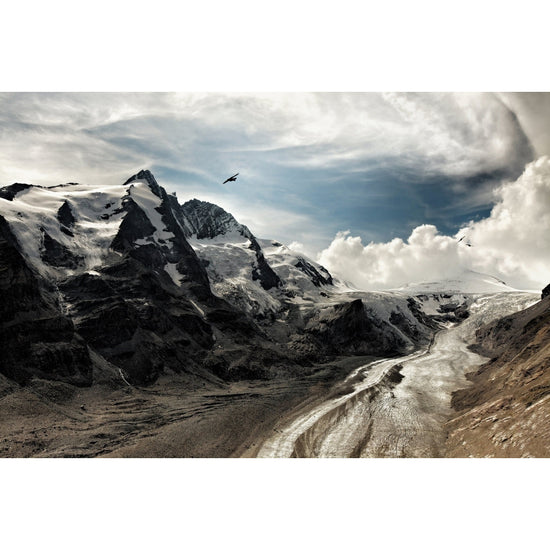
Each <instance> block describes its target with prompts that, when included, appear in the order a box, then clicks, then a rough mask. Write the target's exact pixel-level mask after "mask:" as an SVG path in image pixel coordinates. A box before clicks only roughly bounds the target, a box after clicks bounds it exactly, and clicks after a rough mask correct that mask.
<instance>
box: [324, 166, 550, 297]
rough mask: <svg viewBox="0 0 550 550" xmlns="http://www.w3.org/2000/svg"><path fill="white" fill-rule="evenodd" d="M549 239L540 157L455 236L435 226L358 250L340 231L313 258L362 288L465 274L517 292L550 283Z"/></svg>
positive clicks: (546, 172) (549, 189)
mask: <svg viewBox="0 0 550 550" xmlns="http://www.w3.org/2000/svg"><path fill="white" fill-rule="evenodd" d="M548 235H550V158H549V157H541V158H540V159H538V160H537V161H535V162H532V163H530V164H529V165H528V166H527V167H526V168H525V171H524V173H523V174H522V175H521V176H520V177H519V178H518V179H517V180H516V181H515V182H511V183H507V184H504V185H502V186H501V187H499V188H498V189H497V190H496V191H495V204H494V207H493V209H492V210H491V213H490V215H489V216H488V217H487V218H485V219H483V220H481V221H478V222H473V221H472V222H470V223H469V224H468V225H467V226H465V227H463V228H462V229H461V230H460V231H459V232H458V233H457V234H456V235H454V236H446V235H441V234H440V233H439V232H438V230H437V228H436V227H435V226H434V225H420V226H418V227H416V228H415V229H414V230H413V231H412V233H411V235H410V236H409V238H408V239H407V241H406V242H405V241H403V240H402V239H393V240H392V241H390V242H385V243H369V244H367V245H366V246H364V245H363V243H362V241H361V238H359V237H354V236H351V235H350V234H349V233H348V232H340V233H338V234H337V235H336V237H335V238H334V240H333V241H332V243H331V244H330V246H329V247H328V248H326V249H325V250H323V251H322V252H321V253H320V254H319V257H318V260H319V262H320V263H321V264H323V265H324V266H325V267H326V268H327V269H329V270H331V271H333V272H334V273H335V274H337V275H339V276H341V277H342V278H344V279H346V280H349V281H351V282H352V283H353V284H355V285H356V286H357V287H359V288H363V289H366V290H372V289H383V288H396V287H400V286H403V285H404V284H407V283H410V282H420V281H426V280H437V279H445V278H449V277H455V276H460V274H461V273H462V272H463V271H464V270H467V269H470V270H474V271H479V272H482V273H487V274H490V275H493V276H497V277H499V278H502V279H504V280H505V281H506V282H507V283H508V284H510V285H511V286H514V287H516V288H535V289H536V288H542V287H543V286H545V285H546V284H548V283H549V282H550V239H549V238H548ZM461 237H464V239H463V240H462V242H459V240H460V238H461ZM466 243H470V244H471V246H467V245H466Z"/></svg>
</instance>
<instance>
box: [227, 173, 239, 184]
mask: <svg viewBox="0 0 550 550" xmlns="http://www.w3.org/2000/svg"><path fill="white" fill-rule="evenodd" d="M238 175H239V172H237V173H236V174H235V175H234V176H231V177H230V178H227V179H226V180H225V181H224V182H223V183H224V184H225V183H227V182H228V181H237V176H238Z"/></svg>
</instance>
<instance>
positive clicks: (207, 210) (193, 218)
mask: <svg viewBox="0 0 550 550" xmlns="http://www.w3.org/2000/svg"><path fill="white" fill-rule="evenodd" d="M181 212H182V214H183V218H184V220H185V229H186V236H187V237H191V236H192V235H195V236H196V237H197V239H213V238H215V237H218V236H219V235H225V234H226V233H230V232H232V231H237V232H238V233H240V234H241V235H242V236H243V237H246V238H248V239H250V238H251V237H252V233H251V232H250V231H249V229H248V228H247V227H246V226H244V225H241V224H240V223H238V222H237V220H236V219H235V218H234V217H233V216H232V215H231V214H230V213H229V212H226V211H225V210H224V209H223V208H221V207H219V206H217V205H215V204H212V203H210V202H205V201H200V200H198V199H192V200H190V201H187V202H186V203H184V204H183V205H182V206H181Z"/></svg>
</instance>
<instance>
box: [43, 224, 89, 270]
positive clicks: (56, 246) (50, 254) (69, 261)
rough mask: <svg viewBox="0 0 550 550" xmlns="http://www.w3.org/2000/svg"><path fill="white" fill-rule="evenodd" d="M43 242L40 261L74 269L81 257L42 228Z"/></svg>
mask: <svg viewBox="0 0 550 550" xmlns="http://www.w3.org/2000/svg"><path fill="white" fill-rule="evenodd" d="M42 235H43V239H44V240H43V242H42V245H43V247H42V250H41V251H40V256H41V258H42V261H43V262H44V263H46V264H48V265H51V266H54V267H66V268H68V269H76V268H77V267H78V266H79V265H80V263H81V262H82V260H83V258H82V257H81V256H77V255H75V254H73V253H72V252H71V251H70V250H69V249H68V248H67V247H66V246H64V245H62V244H61V243H60V242H59V241H56V240H55V239H54V238H53V237H50V235H49V234H48V233H47V232H46V231H44V230H42Z"/></svg>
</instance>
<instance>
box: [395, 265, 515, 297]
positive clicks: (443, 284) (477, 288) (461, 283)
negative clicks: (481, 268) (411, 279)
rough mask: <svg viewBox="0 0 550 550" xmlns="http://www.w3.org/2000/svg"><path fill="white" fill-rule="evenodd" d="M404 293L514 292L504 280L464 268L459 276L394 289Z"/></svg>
mask: <svg viewBox="0 0 550 550" xmlns="http://www.w3.org/2000/svg"><path fill="white" fill-rule="evenodd" d="M395 290H396V291H397V292H402V293H404V294H409V295H415V294H437V293H441V292H445V293H449V294H453V293H462V294H488V293H491V294H492V293H494V292H514V291H516V289H515V288H512V287H510V286H508V285H507V284H506V283H505V282H504V281H501V280H500V279H497V278H496V277H493V276H492V275H487V274H485V273H478V272H476V271H471V270H464V271H463V272H462V273H461V274H460V275H459V276H457V277H454V278H449V279H443V280H437V281H422V282H418V283H409V284H407V285H405V286H403V287H401V288H398V289H395Z"/></svg>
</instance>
